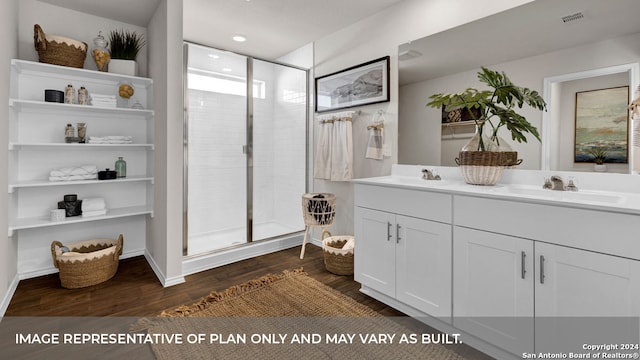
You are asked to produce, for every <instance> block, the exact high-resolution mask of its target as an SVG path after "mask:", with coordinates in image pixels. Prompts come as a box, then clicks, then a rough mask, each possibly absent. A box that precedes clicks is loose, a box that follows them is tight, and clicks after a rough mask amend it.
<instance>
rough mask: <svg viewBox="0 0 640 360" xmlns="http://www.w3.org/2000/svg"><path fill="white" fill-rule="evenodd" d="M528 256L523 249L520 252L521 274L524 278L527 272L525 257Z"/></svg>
mask: <svg viewBox="0 0 640 360" xmlns="http://www.w3.org/2000/svg"><path fill="white" fill-rule="evenodd" d="M526 257H527V254H526V253H525V252H524V251H523V252H521V253H520V275H521V276H522V278H523V279H524V274H526V272H527V270H525V268H524V258H526Z"/></svg>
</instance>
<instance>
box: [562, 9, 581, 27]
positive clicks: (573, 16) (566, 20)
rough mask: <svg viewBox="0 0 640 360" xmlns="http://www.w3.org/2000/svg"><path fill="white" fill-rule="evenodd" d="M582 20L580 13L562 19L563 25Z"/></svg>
mask: <svg viewBox="0 0 640 360" xmlns="http://www.w3.org/2000/svg"><path fill="white" fill-rule="evenodd" d="M583 18H584V14H583V13H582V12H577V13H575V14H571V15H567V16H563V17H562V22H563V23H565V24H566V23H570V22H573V21H576V20H580V19H583Z"/></svg>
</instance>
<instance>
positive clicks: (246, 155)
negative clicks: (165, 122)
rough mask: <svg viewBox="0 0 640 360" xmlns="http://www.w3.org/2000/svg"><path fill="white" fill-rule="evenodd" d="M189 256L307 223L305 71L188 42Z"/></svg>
mask: <svg viewBox="0 0 640 360" xmlns="http://www.w3.org/2000/svg"><path fill="white" fill-rule="evenodd" d="M185 64H186V70H185V78H186V84H185V85H186V86H185V104H186V106H187V109H186V111H185V125H186V126H185V165H186V166H185V185H186V186H185V192H186V194H185V200H186V203H185V210H186V216H185V239H184V240H185V241H184V249H183V253H184V255H187V256H192V255H198V254H204V253H208V252H211V251H217V250H220V249H225V248H228V247H231V246H238V245H243V244H247V243H251V242H253V241H257V240H263V239H269V238H273V237H279V236H283V235H286V234H289V233H294V232H298V231H301V230H303V229H304V223H303V221H302V215H301V214H300V196H301V195H302V194H303V193H304V192H305V188H306V186H305V184H306V119H307V96H306V94H307V75H306V74H307V72H306V71H304V70H300V69H295V68H289V67H286V66H283V65H278V64H273V63H269V62H264V61H259V60H255V59H252V58H249V57H246V56H242V55H238V54H233V53H230V52H226V51H221V50H216V49H212V48H209V47H204V46H200V45H194V44H190V43H187V44H185Z"/></svg>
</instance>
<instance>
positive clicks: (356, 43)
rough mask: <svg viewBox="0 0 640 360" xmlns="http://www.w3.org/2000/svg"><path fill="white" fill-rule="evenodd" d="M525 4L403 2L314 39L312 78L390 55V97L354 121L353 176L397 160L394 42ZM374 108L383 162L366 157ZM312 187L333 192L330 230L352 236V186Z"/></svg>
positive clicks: (509, 0) (521, 0)
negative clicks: (385, 148) (387, 151)
mask: <svg viewBox="0 0 640 360" xmlns="http://www.w3.org/2000/svg"><path fill="white" fill-rule="evenodd" d="M528 2H530V0H500V1H498V0H492V1H489V0H487V1H474V0H431V1H425V0H405V1H403V2H400V3H397V4H396V5H394V6H391V7H389V8H387V9H385V10H383V11H381V12H379V13H377V14H375V15H373V16H370V17H369V18H367V19H364V20H362V21H359V22H357V23H354V24H353V25H351V26H349V27H347V28H344V29H341V30H339V31H337V32H335V33H333V34H331V35H329V36H326V37H324V38H322V39H319V40H317V41H316V42H315V60H314V64H315V69H314V72H315V74H314V76H315V77H319V76H322V75H326V74H330V73H333V72H336V71H339V70H341V69H345V68H348V67H351V66H354V65H357V64H361V63H364V62H367V61H369V60H373V59H377V58H380V57H383V56H386V55H390V56H391V89H390V92H391V101H390V102H388V103H382V104H376V105H370V106H364V107H361V108H360V110H362V114H361V115H360V116H358V118H357V119H355V120H354V124H353V125H354V126H353V146H354V177H356V178H362V177H370V176H379V175H386V174H389V173H390V171H391V164H393V163H396V162H397V159H398V142H402V141H404V139H402V138H398V135H397V134H398V132H397V129H398V121H397V119H398V117H397V115H398V76H397V75H398V74H397V60H398V57H397V54H398V46H399V45H400V44H402V43H406V42H407V41H411V40H415V39H418V38H421V37H424V36H427V35H430V34H434V33H436V32H439V31H443V30H445V29H449V28H452V27H455V26H458V25H461V24H463V23H467V22H470V21H473V20H476V19H479V18H482V17H485V16H488V15H491V14H494V13H497V12H500V11H503V10H506V9H509V8H512V7H515V6H518V5H522V4H525V3H528ZM378 109H382V110H384V111H385V117H386V119H387V123H386V124H385V128H384V130H385V136H387V137H388V139H389V140H390V141H391V147H392V154H391V156H390V157H387V158H385V159H384V160H383V161H379V160H370V159H364V152H365V147H366V144H367V132H366V126H367V124H368V123H369V122H370V119H371V116H372V115H373V114H374V113H375V112H376V111H377V110H378ZM314 126H315V125H314ZM438 134H439V132H438ZM438 136H439V135H438ZM313 190H314V191H315V192H331V193H334V194H336V196H337V206H338V209H337V211H336V221H335V223H334V225H333V226H332V228H331V229H332V231H333V233H337V234H352V233H353V186H352V184H351V183H350V182H329V181H325V180H315V181H314V189H313Z"/></svg>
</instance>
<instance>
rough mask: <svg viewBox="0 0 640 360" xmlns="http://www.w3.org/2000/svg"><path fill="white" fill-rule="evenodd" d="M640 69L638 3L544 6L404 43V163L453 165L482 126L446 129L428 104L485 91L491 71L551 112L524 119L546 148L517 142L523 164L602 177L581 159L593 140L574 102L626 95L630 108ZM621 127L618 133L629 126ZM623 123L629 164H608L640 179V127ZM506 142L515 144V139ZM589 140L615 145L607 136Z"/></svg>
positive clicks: (574, 0) (597, 0)
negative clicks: (483, 75)
mask: <svg viewBox="0 0 640 360" xmlns="http://www.w3.org/2000/svg"><path fill="white" fill-rule="evenodd" d="M638 62H640V1H637V0H616V1H602V0H536V1H533V2H531V3H528V4H525V5H522V6H519V7H516V8H513V9H510V10H507V11H505V12H502V13H498V14H495V15H492V16H489V17H486V18H483V19H480V20H478V21H474V22H471V23H468V24H465V25H462V26H459V27H456V28H453V29H450V30H447V31H444V32H441V33H437V34H434V35H431V36H428V37H425V38H422V39H417V40H413V41H410V42H408V43H405V44H401V45H400V46H399V49H398V67H399V69H398V70H399V71H398V72H399V87H400V88H399V94H400V100H399V122H398V127H399V134H398V139H399V140H398V141H399V142H398V149H399V153H398V162H399V163H401V164H421V165H443V166H455V162H454V160H455V157H456V156H457V154H458V151H459V150H460V149H461V148H462V147H463V146H464V145H465V144H466V142H468V141H469V139H470V137H471V136H472V135H473V133H474V132H475V127H474V126H473V124H472V123H471V124H455V123H447V124H443V123H442V112H441V111H440V110H439V109H433V108H430V107H426V106H425V105H426V103H427V102H428V101H429V100H428V98H429V96H431V95H432V94H435V93H440V92H460V91H463V90H464V89H466V88H468V87H475V88H480V83H479V82H478V81H477V75H476V74H477V71H478V70H479V68H480V67H481V66H487V67H489V68H491V69H494V70H500V71H504V72H505V73H506V74H507V75H508V76H509V77H510V78H511V80H512V81H513V82H514V83H515V84H517V85H520V86H525V87H529V88H531V89H534V90H537V91H539V92H540V93H542V94H543V96H544V97H545V99H546V101H547V104H548V111H547V112H546V113H541V112H539V111H536V110H533V109H529V108H523V109H522V110H521V114H522V115H524V116H525V117H526V118H527V120H529V121H530V122H531V123H532V124H533V125H534V126H536V127H537V128H538V130H539V132H540V134H541V136H542V142H538V140H536V139H535V138H533V137H532V136H529V137H528V139H529V141H528V142H527V143H514V142H510V145H512V147H513V148H514V149H515V150H517V151H518V153H519V157H521V158H522V159H523V160H524V161H523V163H522V165H520V168H525V169H545V170H558V171H594V166H593V164H592V163H584V162H581V161H579V160H580V159H579V157H576V153H577V152H579V150H576V148H579V146H578V145H576V144H580V141H581V140H583V138H585V136H583V131H584V130H585V129H584V127H585V126H587V125H581V123H580V122H578V126H577V127H576V99H577V97H579V96H577V95H576V94H581V93H586V92H590V91H597V90H604V89H610V88H618V87H622V88H624V87H628V99H627V101H628V100H630V99H632V98H633V97H634V92H635V89H636V87H637V86H638V85H639V84H640V79H638V77H639V75H638ZM603 93H606V91H605V92H603ZM580 101H581V100H578V102H579V103H580ZM582 103H584V100H582ZM608 105H610V103H606V102H605V105H602V104H600V107H601V108H600V109H598V111H599V112H607V111H609V110H610V109H608ZM611 107H613V105H611ZM618 107H620V106H619V104H618ZM580 114H581V113H580V111H578V115H579V116H580ZM627 114H628V113H627ZM615 123H616V125H617V126H618V127H620V124H621V119H615ZM624 124H626V133H627V137H626V139H625V142H626V146H627V154H628V155H627V163H612V164H607V165H608V167H607V168H608V171H609V172H619V173H630V172H638V170H640V134H638V133H639V131H638V129H634V127H636V128H638V127H640V120H636V121H633V120H631V119H627V120H625V122H624ZM634 125H635V126H634ZM600 126H601V127H602V128H603V129H600V131H601V132H602V133H603V134H604V133H606V132H607V131H611V129H607V125H606V124H604V125H603V124H600ZM576 129H577V130H576ZM623 129H624V126H623ZM618 130H620V129H618ZM634 130H636V131H635V133H634ZM620 131H622V130H620ZM620 131H619V132H620ZM500 135H501V136H502V138H505V139H508V140H510V138H511V137H510V134H509V133H508V132H505V133H503V134H500ZM617 136H618V137H620V134H618V135H617ZM634 138H635V140H636V141H635V143H636V145H637V146H634V144H633V140H634ZM589 141H594V143H595V141H604V142H606V141H613V140H610V139H609V138H607V137H606V136H605V135H603V136H602V138H601V139H600V138H598V139H589ZM619 142H620V140H619ZM583 145H584V144H583ZM618 150H619V149H618Z"/></svg>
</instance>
